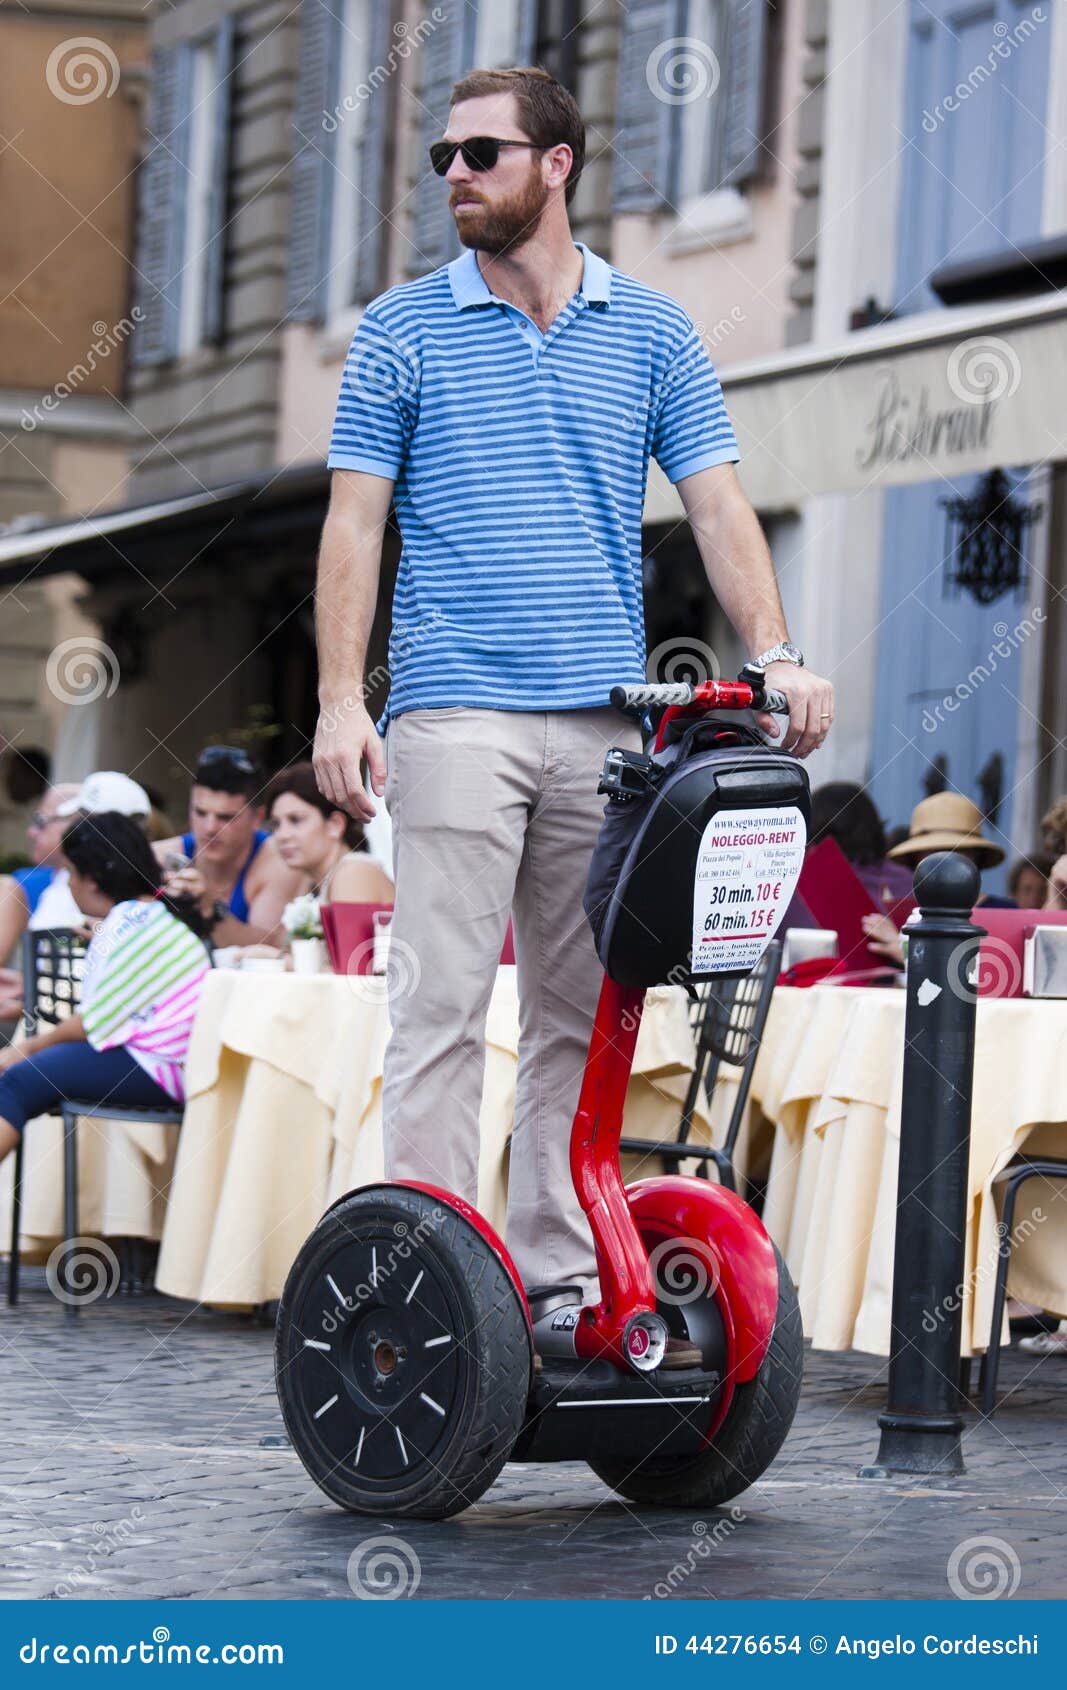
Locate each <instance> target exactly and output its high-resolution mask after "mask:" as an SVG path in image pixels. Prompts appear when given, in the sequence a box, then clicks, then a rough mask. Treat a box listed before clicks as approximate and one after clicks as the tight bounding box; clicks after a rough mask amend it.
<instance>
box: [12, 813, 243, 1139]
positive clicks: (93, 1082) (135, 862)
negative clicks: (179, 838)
mask: <svg viewBox="0 0 1067 1690" xmlns="http://www.w3.org/2000/svg"><path fill="white" fill-rule="evenodd" d="M63 855H64V858H65V859H66V861H67V863H68V864H69V865H70V890H71V893H72V894H73V897H74V900H75V902H76V903H77V905H78V907H79V909H80V910H82V912H83V913H84V914H85V915H87V916H91V917H95V918H98V919H99V918H102V920H101V925H100V926H99V927H98V928H97V930H96V933H95V934H94V936H93V939H92V942H91V944H90V945H89V949H88V951H87V952H86V957H85V966H84V972H83V974H82V981H81V1001H80V1005H79V1011H78V1014H77V1015H71V1016H68V1017H67V1019H66V1020H65V1021H60V1022H59V1023H58V1025H57V1026H55V1027H50V1028H49V1029H48V1030H47V1032H44V1033H38V1034H36V1035H35V1036H34V1037H33V1038H28V1039H27V1040H26V1041H25V1043H23V1044H21V1045H17V1046H15V1045H12V1046H8V1047H7V1048H6V1049H5V1050H3V1051H0V1161H2V1160H3V1158H4V1157H5V1156H6V1155H7V1154H8V1153H9V1152H10V1151H12V1150H14V1149H15V1147H16V1145H17V1144H18V1141H19V1136H20V1134H21V1132H22V1130H23V1128H24V1127H25V1125H26V1122H27V1121H28V1120H31V1119H32V1117H33V1116H35V1115H46V1114H48V1113H49V1112H50V1111H51V1110H53V1109H54V1108H55V1106H56V1104H57V1103H60V1102H62V1101H63V1100H64V1099H67V1098H77V1099H78V1100H79V1101H84V1102H86V1103H103V1102H105V1101H106V1102H109V1103H114V1104H116V1105H117V1106H118V1107H119V1108H154V1109H160V1108H165V1107H173V1105H174V1103H176V1102H181V1101H182V1100H183V1098H184V1095H185V1092H184V1085H183V1076H182V1069H183V1064H184V1062H185V1053H186V1050H187V1048H188V1044H189V1035H190V1033H191V1031H192V1025H193V1017H194V1015H195V1014H196V1007H197V1004H198V1002H199V1000H200V993H201V991H202V990H203V985H204V981H205V980H206V979H207V976H208V972H209V970H210V966H211V964H210V960H209V957H208V953H207V950H206V949H205V947H204V945H203V943H202V942H201V940H200V939H199V938H198V937H197V936H196V934H195V933H194V932H193V931H192V928H191V926H190V925H188V924H187V922H188V921H195V920H196V919H197V916H198V912H197V911H196V910H195V909H193V910H192V911H191V912H190V914H189V915H188V916H187V914H186V912H185V911H184V910H183V909H182V907H181V906H179V905H177V904H175V903H174V902H172V901H171V900H170V899H167V898H164V897H163V896H162V895H161V893H160V889H159V888H160V875H161V870H160V868H159V865H158V863H157V862H156V859H155V857H154V855H153V853H152V847H151V845H150V844H149V843H148V840H147V838H146V837H145V833H144V829H143V828H142V827H140V826H139V825H138V823H137V822H136V821H133V820H131V819H130V817H129V816H122V815H119V814H118V813H117V812H115V811H105V812H103V813H102V814H100V815H96V816H86V817H84V818H83V819H82V820H80V821H76V822H74V823H73V825H72V826H71V827H69V828H68V829H67V831H66V832H65V833H64V835H63Z"/></svg>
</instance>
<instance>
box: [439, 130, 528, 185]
mask: <svg viewBox="0 0 1067 1690" xmlns="http://www.w3.org/2000/svg"><path fill="white" fill-rule="evenodd" d="M555 144H556V143H555V142H554V141H548V142H543V143H539V142H537V141H498V140H497V138H496V136H495V135H475V136H474V137H473V138H472V139H471V140H469V141H435V142H434V144H433V146H432V147H431V148H430V163H431V164H432V165H433V167H434V169H435V170H436V172H437V174H438V176H447V174H448V172H449V171H450V170H451V168H452V160H453V159H454V158H455V156H456V154H457V153H462V154H463V162H464V164H465V165H466V166H467V169H468V170H492V168H493V166H494V165H495V164H496V162H497V160H498V159H499V157H500V149H501V147H530V148H531V149H532V150H533V151H534V152H535V153H543V152H547V150H548V148H549V147H551V146H555Z"/></svg>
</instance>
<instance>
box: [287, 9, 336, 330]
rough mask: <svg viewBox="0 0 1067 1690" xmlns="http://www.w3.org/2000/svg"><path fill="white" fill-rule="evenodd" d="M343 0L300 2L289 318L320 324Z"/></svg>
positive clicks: (327, 240)
mask: <svg viewBox="0 0 1067 1690" xmlns="http://www.w3.org/2000/svg"><path fill="white" fill-rule="evenodd" d="M341 4H342V0H302V4H301V7H300V69H299V72H298V74H297V81H296V102H295V107H294V111H293V129H294V133H295V136H296V141H295V152H294V156H293V169H292V184H293V186H292V217H291V223H290V247H289V300H288V309H287V316H288V317H289V319H290V320H291V321H293V322H298V323H321V321H322V319H323V315H324V311H325V300H326V276H327V271H328V268H329V251H330V211H331V207H332V204H333V134H331V132H330V131H329V130H327V129H324V128H323V118H324V114H326V113H329V112H331V111H333V109H334V107H335V106H336V105H337V94H338V78H339V75H340V59H341Z"/></svg>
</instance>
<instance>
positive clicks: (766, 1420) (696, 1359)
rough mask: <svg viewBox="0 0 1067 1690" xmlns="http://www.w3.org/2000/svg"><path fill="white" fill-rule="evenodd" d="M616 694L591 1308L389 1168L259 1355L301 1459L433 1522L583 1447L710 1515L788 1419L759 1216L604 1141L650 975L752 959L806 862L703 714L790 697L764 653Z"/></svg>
mask: <svg viewBox="0 0 1067 1690" xmlns="http://www.w3.org/2000/svg"><path fill="white" fill-rule="evenodd" d="M612 703H613V704H615V705H617V706H618V707H619V708H621V709H623V710H625V711H626V712H628V713H630V714H634V713H640V712H641V711H643V710H647V709H649V708H652V707H656V706H661V705H662V706H666V707H667V708H666V711H665V714H664V715H663V716H662V719H661V720H660V722H659V728H658V733H657V734H656V738H655V745H654V748H653V750H652V751H651V753H648V754H638V753H634V752H630V751H622V750H612V751H610V752H609V753H608V756H607V759H606V761H605V765H604V775H603V778H602V780H601V785H600V790H601V791H605V792H607V794H608V798H609V802H608V805H607V807H606V811H605V821H604V825H603V828H602V832H601V836H600V841H599V842H598V846H597V850H596V853H595V855H594V860H593V866H592V869H591V872H590V878H589V884H588V886H587V889H586V897H585V908H586V912H587V914H588V916H589V919H590V922H591V925H592V927H593V932H594V936H595V939H596V943H597V949H598V954H599V956H600V958H601V960H602V961H603V962H604V965H605V970H606V977H605V980H604V984H603V988H602V991H601V994H600V1000H599V1003H598V1006H597V1011H596V1018H595V1022H594V1025H593V1032H592V1038H591V1042H590V1046H589V1056H588V1060H587V1064H586V1070H585V1075H584V1078H583V1082H582V1087H581V1094H580V1097H579V1101H578V1108H577V1112H576V1114H575V1117H574V1126H573V1129H572V1133H571V1173H572V1177H573V1180H574V1185H575V1189H576V1191H577V1193H578V1196H579V1198H580V1201H581V1205H582V1208H583V1210H584V1212H585V1214H586V1215H587V1216H588V1220H589V1226H590V1229H591V1231H592V1235H593V1241H594V1245H595V1249H596V1260H597V1268H598V1273H599V1279H600V1289H601V1300H600V1301H599V1302H598V1303H596V1304H587V1305H585V1306H583V1305H582V1302H581V1290H580V1288H579V1287H576V1286H566V1285H563V1286H547V1287H531V1288H526V1287H524V1286H523V1284H522V1282H521V1280H520V1278H519V1275H518V1273H517V1271H516V1268H515V1265H514V1263H513V1262H512V1260H511V1257H510V1256H509V1254H508V1252H507V1250H506V1248H505V1246H504V1244H503V1242H502V1241H501V1239H500V1238H498V1237H497V1235H496V1233H495V1232H494V1231H493V1229H492V1227H491V1226H489V1224H488V1223H487V1222H486V1221H485V1220H484V1218H483V1217H482V1216H481V1215H480V1214H479V1213H478V1212H477V1210H475V1209H473V1208H472V1207H471V1206H470V1204H468V1203H466V1202H464V1201H463V1200H462V1199H461V1198H459V1197H456V1196H454V1195H453V1194H452V1193H450V1192H448V1191H443V1190H440V1189H438V1188H436V1187H434V1186H431V1185H423V1184H420V1183H417V1182H415V1181H402V1182H395V1183H391V1184H384V1183H383V1184H379V1185H371V1186H365V1187H363V1188H362V1189H360V1190H358V1191H354V1192H351V1193H350V1194H349V1195H348V1196H346V1197H344V1198H342V1199H341V1200H340V1201H339V1202H338V1203H336V1204H334V1206H333V1207H332V1208H331V1209H329V1210H328V1211H327V1213H326V1214H325V1215H324V1216H323V1218H322V1220H321V1221H320V1222H319V1224H318V1226H316V1228H315V1230H314V1231H313V1232H312V1234H311V1236H310V1237H309V1238H308V1240H307V1242H306V1243H305V1244H304V1246H303V1248H302V1250H301V1251H300V1254H299V1256H298V1257H297V1260H296V1262H295V1263H294V1265H293V1267H292V1270H291V1272H290V1274H289V1277H288V1280H287V1282H286V1286H285V1291H284V1293H283V1295H282V1299H281V1303H280V1306H279V1312H278V1322H277V1335H276V1350H275V1365H276V1376H277V1387H278V1396H279V1399H280V1402H281V1407H282V1413H283V1416H284V1419H285V1425H286V1428H287V1431H288V1433H289V1436H290V1438H291V1440H292V1443H293V1446H294V1448H295V1449H296V1451H297V1453H298V1455H299V1456H300V1459H301V1460H302V1462H303V1463H304V1466H305V1467H306V1468H307V1471H308V1473H309V1474H310V1475H311V1477H312V1478H313V1479H314V1480H315V1482H316V1484H317V1485H319V1486H320V1487H321V1489H322V1490H323V1491H325V1493H326V1494H327V1496H329V1497H331V1498H332V1499H333V1500H334V1501H335V1502H337V1503H339V1504H340V1505H341V1506H342V1507H343V1508H347V1509H351V1510H353V1511H354V1512H356V1513H361V1514H372V1515H379V1516H382V1515H390V1516H393V1515H395V1516H409V1517H411V1516H415V1517H422V1518H428V1519H444V1518H447V1517H448V1516H449V1515H452V1514H455V1513H458V1512H459V1511H460V1510H461V1509H463V1508H466V1507H468V1506H469V1505H470V1504H471V1503H472V1502H475V1501H476V1500H477V1498H478V1497H479V1496H481V1495H482V1493H483V1492H484V1491H485V1490H486V1489H487V1488H488V1487H489V1486H490V1485H491V1484H492V1482H493V1480H494V1479H495V1478H496V1477H497V1475H498V1474H499V1473H500V1471H501V1469H502V1467H503V1466H504V1464H505V1462H507V1461H509V1460H516V1461H575V1460H583V1461H587V1462H588V1463H589V1465H590V1466H591V1467H592V1469H593V1471H594V1472H595V1473H597V1474H598V1475H599V1477H600V1478H601V1479H603V1480H604V1481H605V1482H606V1483H607V1484H608V1485H610V1486H612V1487H613V1488H614V1489H615V1490H616V1491H618V1492H619V1493H620V1494H621V1495H622V1496H625V1497H627V1498H629V1499H630V1500H631V1501H633V1502H637V1503H649V1504H655V1505H659V1506H665V1505H666V1506H669V1505H675V1506H681V1507H691V1508H709V1507H714V1506H716V1505H717V1504H720V1503H724V1502H726V1501H728V1500H729V1499H730V1498H731V1497H733V1496H735V1495H737V1494H738V1492H740V1491H742V1490H744V1489H745V1488H746V1487H747V1486H748V1485H750V1484H751V1483H752V1482H753V1481H754V1480H755V1479H757V1478H758V1477H759V1476H760V1474H761V1473H762V1472H763V1471H764V1470H765V1468H766V1467H767V1466H768V1465H769V1463H770V1462H771V1461H772V1460H773V1459H774V1457H775V1455H776V1454H777V1452H778V1450H779V1449H780V1447H781V1445H782V1442H783V1440H784V1438H785V1436H786V1433H787V1432H788V1430H789V1427H790V1425H791V1423H792V1420H793V1415H794V1413H795V1411H796V1405H797V1399H798V1396H799V1392H800V1382H801V1372H802V1358H803V1341H802V1331H801V1324H800V1314H799V1309H798V1307H797V1300H796V1293H795V1291H794V1288H793V1285H792V1282H791V1280H790V1278H789V1276H788V1273H787V1272H786V1269H785V1267H784V1264H783V1262H782V1260H781V1257H780V1256H779V1254H778V1251H777V1250H776V1248H775V1246H774V1244H773V1243H772V1242H771V1239H770V1238H769V1237H768V1235H767V1233H766V1231H765V1230H764V1228H763V1226H762V1224H761V1222H760V1221H759V1219H758V1218H757V1216H756V1215H755V1214H754V1212H753V1211H752V1209H751V1208H749V1207H748V1205H747V1204H746V1203H745V1202H744V1201H743V1200H742V1199H741V1198H740V1197H738V1196H737V1195H735V1193H734V1192H732V1191H729V1190H727V1189H726V1188H725V1187H723V1186H720V1185H713V1184H711V1183H710V1182H709V1181H708V1180H705V1179H696V1178H692V1177H688V1176H673V1177H663V1178H653V1179H643V1180H640V1181H638V1182H637V1183H635V1184H633V1185H630V1186H628V1187H627V1186H624V1185H623V1182H622V1175H621V1171H620V1164H619V1140H620V1136H621V1132H622V1116H623V1100H624V1098H625V1094H626V1087H627V1082H628V1080H629V1077H630V1070H631V1066H632V1062H633V1055H634V1049H635V1046H636V1043H637V1034H638V1028H639V1025H640V1020H641V1009H642V1004H643V1001H644V994H645V989H646V987H648V986H650V985H654V984H658V983H661V982H663V981H668V982H673V981H680V980H684V981H685V982H686V983H687V984H690V985H691V984H692V983H693V982H694V981H696V980H699V979H701V978H706V977H708V976H711V975H733V976H735V977H738V976H741V975H743V974H746V973H748V972H749V971H750V970H751V968H752V967H753V965H754V964H755V963H756V962H757V961H758V959H759V957H760V956H761V955H762V952H763V950H764V949H765V947H766V945H767V944H768V943H769V941H770V939H771V938H772V937H773V935H774V932H775V930H776V927H777V925H778V923H779V922H780V921H781V918H782V916H783V915H784V913H785V909H786V906H787V905H788V902H789V900H790V898H791V896H792V893H793V890H794V887H795V884H796V880H797V877H798V875H799V872H800V865H801V861H802V858H803V852H804V845H805V842H806V836H807V828H808V822H809V815H810V812H809V794H808V782H807V776H806V774H805V771H804V769H803V767H802V765H801V764H800V763H799V762H798V761H797V760H796V759H795V758H790V757H788V756H786V755H784V754H783V753H780V752H778V753H776V752H774V750H773V748H771V747H770V746H768V745H767V743H766V741H765V740H764V739H763V737H762V736H761V735H760V734H759V733H758V732H757V731H756V729H755V728H754V727H751V726H749V725H747V724H746V725H742V724H740V723H737V722H736V720H735V722H729V721H728V720H724V719H723V718H722V717H721V716H720V717H718V718H716V717H713V716H709V714H708V712H709V711H724V710H726V711H729V710H748V709H751V708H753V707H755V708H763V709H778V710H783V709H786V708H787V706H786V703H785V700H784V699H783V698H782V696H781V695H780V694H770V693H765V692H764V691H763V686H762V676H761V675H760V674H759V672H758V671H752V670H743V671H742V679H741V681H739V682H707V683H704V684H702V685H699V686H695V687H693V686H689V685H685V684H682V685H668V686H651V685H650V686H647V687H616V688H615V689H614V690H613V692H612ZM648 720H649V719H648V718H647V717H646V722H647V721H648ZM649 725H650V724H649ZM672 1340H673V1342H672ZM679 1358H680V1360H681V1365H680V1366H679V1365H677V1363H678V1361H679Z"/></svg>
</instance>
